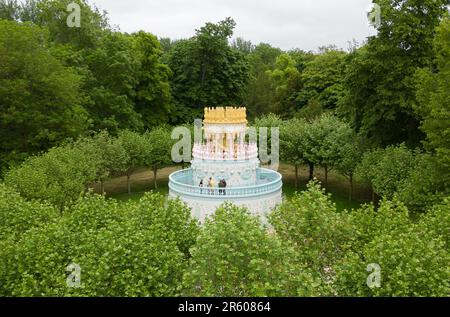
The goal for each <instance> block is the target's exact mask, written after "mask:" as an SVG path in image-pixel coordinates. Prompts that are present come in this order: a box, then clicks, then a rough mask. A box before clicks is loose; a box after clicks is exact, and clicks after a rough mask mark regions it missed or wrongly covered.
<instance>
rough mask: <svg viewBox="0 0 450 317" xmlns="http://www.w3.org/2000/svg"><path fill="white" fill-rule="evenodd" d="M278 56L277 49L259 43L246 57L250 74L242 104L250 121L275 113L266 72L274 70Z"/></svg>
mask: <svg viewBox="0 0 450 317" xmlns="http://www.w3.org/2000/svg"><path fill="white" fill-rule="evenodd" d="M280 54H281V50H280V49H279V48H275V47H272V46H271V45H270V44H266V43H260V44H258V45H256V46H255V48H254V49H253V51H252V52H251V53H250V54H249V55H248V56H247V58H248V61H249V64H250V74H249V80H248V83H247V86H246V91H245V94H244V104H245V105H246V107H247V116H248V117H249V118H250V119H254V118H256V117H259V116H261V115H264V114H267V113H269V112H273V111H275V108H274V104H275V95H274V89H273V85H272V80H271V78H270V76H269V74H268V73H267V71H269V70H270V71H272V70H273V69H274V68H275V62H276V59H277V57H278V56H279V55H280Z"/></svg>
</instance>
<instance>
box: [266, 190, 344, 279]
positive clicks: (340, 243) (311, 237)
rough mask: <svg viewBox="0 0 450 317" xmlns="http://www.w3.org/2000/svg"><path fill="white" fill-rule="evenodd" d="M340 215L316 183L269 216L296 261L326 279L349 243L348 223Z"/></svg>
mask: <svg viewBox="0 0 450 317" xmlns="http://www.w3.org/2000/svg"><path fill="white" fill-rule="evenodd" d="M347 218H348V217H347V215H346V214H345V213H343V214H339V213H337V211H336V206H335V205H334V203H332V202H331V200H330V197H329V196H327V195H326V194H325V192H324V190H323V189H321V187H320V185H319V183H318V182H317V181H313V182H310V183H309V184H308V189H307V190H306V191H304V192H300V193H297V194H296V195H294V197H293V198H292V199H290V200H289V201H286V202H284V203H283V204H282V205H280V206H279V207H278V208H277V209H275V210H274V211H273V212H272V214H270V216H269V221H270V223H271V224H272V225H273V227H274V229H275V231H276V232H277V235H278V236H280V237H281V238H282V239H283V240H287V241H290V242H292V243H293V244H294V245H295V248H296V250H297V252H298V256H299V258H300V259H301V260H302V261H303V262H304V263H307V264H308V266H309V267H311V268H313V269H314V270H315V271H316V272H319V273H320V274H322V275H323V278H324V279H325V278H328V277H329V274H330V267H331V266H332V265H333V263H335V262H336V261H337V260H339V259H340V258H342V257H343V256H344V254H345V252H346V250H347V249H348V248H349V244H350V241H351V240H352V231H351V226H350V223H349V221H348V219H347Z"/></svg>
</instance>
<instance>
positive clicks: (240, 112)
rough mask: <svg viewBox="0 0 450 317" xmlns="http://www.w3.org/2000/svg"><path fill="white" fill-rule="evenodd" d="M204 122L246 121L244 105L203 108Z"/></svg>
mask: <svg viewBox="0 0 450 317" xmlns="http://www.w3.org/2000/svg"><path fill="white" fill-rule="evenodd" d="M204 122H205V123H247V113H246V109H245V107H216V108H210V107H206V108H205V120H204Z"/></svg>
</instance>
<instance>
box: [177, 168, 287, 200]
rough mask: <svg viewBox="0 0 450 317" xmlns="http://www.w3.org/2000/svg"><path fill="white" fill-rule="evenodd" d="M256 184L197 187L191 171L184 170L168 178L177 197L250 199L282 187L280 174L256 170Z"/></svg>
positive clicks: (263, 169)
mask: <svg viewBox="0 0 450 317" xmlns="http://www.w3.org/2000/svg"><path fill="white" fill-rule="evenodd" d="M257 182H258V183H257V184H255V185H250V186H242V187H226V188H218V187H199V186H194V185H191V184H192V169H190V168H189V169H185V170H181V171H177V172H174V173H172V174H171V175H170V176H169V188H170V190H171V191H173V192H174V193H176V194H177V195H181V196H182V195H189V196H197V197H201V196H203V197H205V196H206V197H208V196H213V197H217V196H221V197H222V196H226V197H251V196H260V195H265V194H269V193H272V192H276V191H278V190H280V189H281V188H282V186H283V182H282V178H281V174H279V173H278V172H275V171H272V170H269V169H265V168H258V169H257Z"/></svg>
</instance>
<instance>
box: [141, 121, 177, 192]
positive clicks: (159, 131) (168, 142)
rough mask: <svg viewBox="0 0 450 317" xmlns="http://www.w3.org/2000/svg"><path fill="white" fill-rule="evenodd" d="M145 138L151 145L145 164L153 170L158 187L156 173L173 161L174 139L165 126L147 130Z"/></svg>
mask: <svg viewBox="0 0 450 317" xmlns="http://www.w3.org/2000/svg"><path fill="white" fill-rule="evenodd" d="M144 138H145V139H146V142H148V145H149V149H148V152H147V154H146V156H145V159H144V160H145V165H147V166H149V167H150V168H151V169H152V170H153V179H154V184H155V188H157V183H156V173H157V171H158V169H161V168H163V167H166V166H168V165H170V164H171V163H172V159H171V150H172V144H173V141H172V138H171V136H170V131H169V130H168V129H167V128H165V127H161V128H156V129H153V130H151V131H150V132H147V134H146V135H145V136H144Z"/></svg>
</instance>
